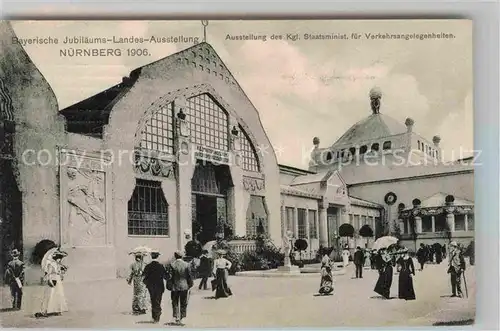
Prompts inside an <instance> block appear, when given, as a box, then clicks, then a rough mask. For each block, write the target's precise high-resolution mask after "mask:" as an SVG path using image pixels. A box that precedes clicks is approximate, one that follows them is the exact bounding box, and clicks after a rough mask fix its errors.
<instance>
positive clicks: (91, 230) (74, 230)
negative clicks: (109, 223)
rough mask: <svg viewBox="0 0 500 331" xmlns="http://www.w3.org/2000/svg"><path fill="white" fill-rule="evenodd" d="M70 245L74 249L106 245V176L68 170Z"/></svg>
mask: <svg viewBox="0 0 500 331" xmlns="http://www.w3.org/2000/svg"><path fill="white" fill-rule="evenodd" d="M66 173H67V176H68V195H67V201H68V204H69V215H68V225H69V229H68V230H69V233H68V235H69V243H70V244H71V245H72V246H104V245H105V244H106V216H105V215H106V213H105V210H106V207H105V196H104V194H105V182H104V173H103V172H100V171H96V170H90V169H82V168H79V169H77V168H72V167H69V168H67V172H66Z"/></svg>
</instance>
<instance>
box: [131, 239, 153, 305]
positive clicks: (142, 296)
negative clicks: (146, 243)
mask: <svg viewBox="0 0 500 331" xmlns="http://www.w3.org/2000/svg"><path fill="white" fill-rule="evenodd" d="M149 251H150V249H148V248H147V247H137V248H135V249H134V250H133V251H131V252H130V253H129V254H130V255H133V256H134V260H135V261H134V262H133V263H132V264H131V265H130V274H129V276H128V277H127V283H128V284H129V285H131V284H133V286H134V287H133V288H134V290H133V296H132V312H133V313H134V314H135V315H142V314H146V292H147V291H146V285H145V284H144V281H143V278H144V275H143V274H144V267H145V266H146V263H145V262H144V256H146V255H147V254H148V252H149Z"/></svg>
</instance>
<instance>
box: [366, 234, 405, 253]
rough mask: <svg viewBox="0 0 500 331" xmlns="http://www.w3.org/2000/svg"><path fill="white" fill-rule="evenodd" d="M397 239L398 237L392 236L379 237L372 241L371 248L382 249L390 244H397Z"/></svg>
mask: <svg viewBox="0 0 500 331" xmlns="http://www.w3.org/2000/svg"><path fill="white" fill-rule="evenodd" d="M398 241H399V239H398V238H396V237H392V236H385V237H380V238H378V239H377V240H375V242H374V243H373V246H372V249H376V250H379V249H382V248H388V247H389V246H391V245H395V244H397V243H398Z"/></svg>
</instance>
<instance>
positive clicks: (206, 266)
mask: <svg viewBox="0 0 500 331" xmlns="http://www.w3.org/2000/svg"><path fill="white" fill-rule="evenodd" d="M198 275H199V276H200V277H201V281H200V286H198V288H199V289H200V290H201V289H202V288H203V289H204V290H206V289H207V282H208V278H209V277H210V276H211V275H212V259H210V257H208V251H207V250H203V252H202V255H201V257H200V266H199V267H198Z"/></svg>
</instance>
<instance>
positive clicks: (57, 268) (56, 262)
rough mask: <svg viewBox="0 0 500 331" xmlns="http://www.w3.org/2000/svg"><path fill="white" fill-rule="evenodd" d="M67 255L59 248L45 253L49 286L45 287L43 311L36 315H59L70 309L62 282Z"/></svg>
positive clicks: (44, 269)
mask: <svg viewBox="0 0 500 331" xmlns="http://www.w3.org/2000/svg"><path fill="white" fill-rule="evenodd" d="M67 255H68V254H67V253H65V252H62V251H60V250H58V249H57V248H52V249H50V250H49V251H47V253H46V254H45V256H44V258H43V261H42V270H43V271H44V273H45V277H44V280H45V281H46V282H47V286H46V287H45V288H44V294H43V300H42V307H41V312H39V313H36V314H35V317H48V316H52V315H56V316H58V315H61V314H62V313H63V312H67V311H68V305H67V303H66V296H65V294H64V286H63V282H62V280H63V274H64V273H65V271H66V267H65V266H64V265H63V264H62V259H63V258H64V257H66V256H67Z"/></svg>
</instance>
